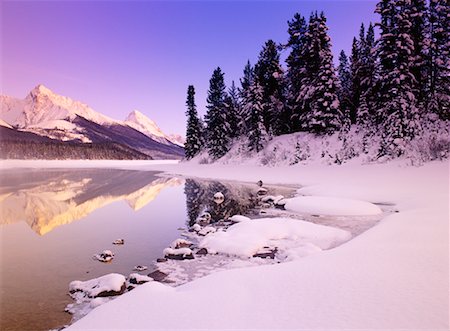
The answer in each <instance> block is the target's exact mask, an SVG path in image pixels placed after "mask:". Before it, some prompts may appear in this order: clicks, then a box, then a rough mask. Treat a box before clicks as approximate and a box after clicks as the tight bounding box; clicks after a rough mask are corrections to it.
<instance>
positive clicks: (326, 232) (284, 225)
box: [199, 217, 351, 257]
mask: <svg viewBox="0 0 450 331" xmlns="http://www.w3.org/2000/svg"><path fill="white" fill-rule="evenodd" d="M350 237H351V235H350V233H349V232H347V231H344V230H340V229H335V228H332V227H329V226H324V225H318V224H313V223H310V222H305V221H300V220H293V219H289V218H276V217H275V218H262V219H257V220H250V221H243V222H240V223H238V224H235V225H233V226H231V227H230V228H228V230H227V231H226V232H225V231H217V232H216V233H213V234H209V235H207V236H206V237H205V238H204V239H203V240H202V241H201V242H200V244H199V247H201V248H206V249H207V250H208V252H210V253H224V254H230V255H237V256H243V257H252V256H253V255H254V254H256V253H257V252H258V251H260V250H261V249H263V248H264V247H267V246H268V247H277V248H278V249H289V248H290V247H291V246H292V245H295V246H296V247H297V246H300V245H303V244H306V243H311V244H313V245H315V246H317V247H319V248H320V249H329V248H331V247H334V246H336V245H338V244H340V243H342V242H344V241H347V240H348V239H350ZM286 241H287V242H286Z"/></svg>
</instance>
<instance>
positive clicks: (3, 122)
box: [0, 118, 12, 129]
mask: <svg viewBox="0 0 450 331" xmlns="http://www.w3.org/2000/svg"><path fill="white" fill-rule="evenodd" d="M0 126H4V127H7V128H10V129H11V128H12V126H11V125H9V124H8V123H6V122H5V121H4V120H2V119H1V118H0Z"/></svg>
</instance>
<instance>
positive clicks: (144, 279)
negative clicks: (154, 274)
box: [128, 273, 153, 285]
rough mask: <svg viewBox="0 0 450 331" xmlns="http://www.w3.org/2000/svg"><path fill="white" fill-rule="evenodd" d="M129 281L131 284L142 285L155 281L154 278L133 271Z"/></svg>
mask: <svg viewBox="0 0 450 331" xmlns="http://www.w3.org/2000/svg"><path fill="white" fill-rule="evenodd" d="M128 281H129V282H130V284H136V285H141V284H144V283H148V282H151V281H153V278H151V277H149V276H145V275H141V274H138V273H133V274H130V276H128Z"/></svg>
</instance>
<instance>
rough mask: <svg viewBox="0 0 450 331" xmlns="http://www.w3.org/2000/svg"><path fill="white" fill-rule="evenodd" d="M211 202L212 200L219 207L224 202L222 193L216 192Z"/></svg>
mask: <svg viewBox="0 0 450 331" xmlns="http://www.w3.org/2000/svg"><path fill="white" fill-rule="evenodd" d="M213 200H214V202H215V203H217V204H218V205H220V204H221V203H222V202H224V200H225V196H224V195H223V193H222V192H217V193H215V194H214V197H213Z"/></svg>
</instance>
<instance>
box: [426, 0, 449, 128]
mask: <svg viewBox="0 0 450 331" xmlns="http://www.w3.org/2000/svg"><path fill="white" fill-rule="evenodd" d="M429 35H430V40H429V45H428V50H427V53H428V61H427V62H428V63H427V64H428V65H427V67H428V84H427V87H428V88H427V90H428V98H427V103H428V107H427V108H428V109H429V110H430V111H432V112H434V113H436V114H438V115H439V116H440V118H441V119H445V120H449V119H450V42H449V40H450V6H449V4H448V0H430V7H429Z"/></svg>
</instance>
